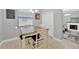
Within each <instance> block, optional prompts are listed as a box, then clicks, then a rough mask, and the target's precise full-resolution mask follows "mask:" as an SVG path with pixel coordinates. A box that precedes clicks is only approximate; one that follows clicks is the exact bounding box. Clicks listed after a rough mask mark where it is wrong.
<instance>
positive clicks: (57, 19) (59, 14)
mask: <svg viewBox="0 0 79 59" xmlns="http://www.w3.org/2000/svg"><path fill="white" fill-rule="evenodd" d="M54 37H56V38H58V39H63V11H62V9H55V10H54Z"/></svg>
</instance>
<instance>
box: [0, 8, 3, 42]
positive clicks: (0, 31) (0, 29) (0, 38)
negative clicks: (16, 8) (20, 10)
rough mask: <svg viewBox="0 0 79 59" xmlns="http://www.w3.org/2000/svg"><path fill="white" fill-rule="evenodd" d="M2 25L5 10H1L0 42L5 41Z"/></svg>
mask: <svg viewBox="0 0 79 59" xmlns="http://www.w3.org/2000/svg"><path fill="white" fill-rule="evenodd" d="M2 24H3V10H2V9H0V41H1V40H2V39H3V38H2V37H3V35H2V33H3V31H2V30H3V29H2Z"/></svg>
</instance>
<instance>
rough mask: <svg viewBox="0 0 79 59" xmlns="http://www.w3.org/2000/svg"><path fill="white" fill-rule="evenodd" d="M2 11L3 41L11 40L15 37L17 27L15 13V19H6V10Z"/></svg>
mask: <svg viewBox="0 0 79 59" xmlns="http://www.w3.org/2000/svg"><path fill="white" fill-rule="evenodd" d="M3 11H4V16H3V17H4V19H3V25H2V26H3V40H6V39H9V38H13V37H16V36H17V30H16V29H15V27H16V26H17V25H18V23H17V14H16V13H17V12H16V11H15V12H16V13H15V15H16V17H15V19H6V10H3Z"/></svg>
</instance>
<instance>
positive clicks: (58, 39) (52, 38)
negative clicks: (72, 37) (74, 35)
mask: <svg viewBox="0 0 79 59" xmlns="http://www.w3.org/2000/svg"><path fill="white" fill-rule="evenodd" d="M49 37H51V38H52V39H55V40H57V41H59V42H62V41H63V40H61V39H58V38H56V37H54V36H53V37H52V36H49Z"/></svg>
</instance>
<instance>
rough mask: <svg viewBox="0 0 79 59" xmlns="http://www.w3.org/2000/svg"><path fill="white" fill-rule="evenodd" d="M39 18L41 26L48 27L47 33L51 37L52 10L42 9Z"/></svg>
mask: <svg viewBox="0 0 79 59" xmlns="http://www.w3.org/2000/svg"><path fill="white" fill-rule="evenodd" d="M41 20H42V21H41V23H42V26H45V27H48V28H49V31H48V35H49V36H52V37H53V10H52V9H49V10H48V9H47V10H46V9H45V10H42V11H41Z"/></svg>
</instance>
